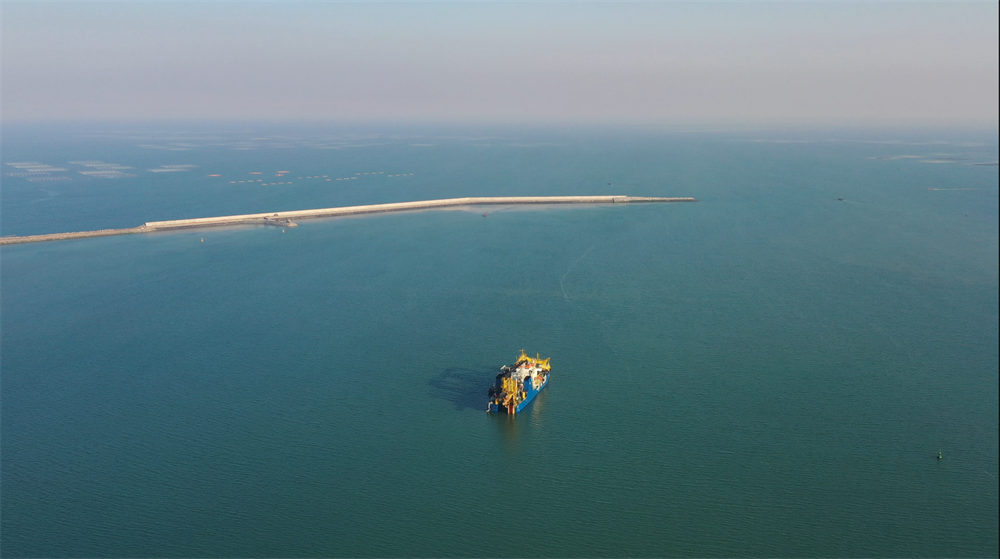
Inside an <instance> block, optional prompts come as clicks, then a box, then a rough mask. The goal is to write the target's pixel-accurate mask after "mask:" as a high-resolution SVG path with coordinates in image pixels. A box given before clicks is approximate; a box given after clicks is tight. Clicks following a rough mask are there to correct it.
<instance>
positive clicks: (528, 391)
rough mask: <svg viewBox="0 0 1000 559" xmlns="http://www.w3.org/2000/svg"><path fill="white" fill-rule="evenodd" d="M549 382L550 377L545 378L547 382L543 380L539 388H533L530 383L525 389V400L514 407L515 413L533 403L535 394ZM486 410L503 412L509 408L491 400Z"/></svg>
mask: <svg viewBox="0 0 1000 559" xmlns="http://www.w3.org/2000/svg"><path fill="white" fill-rule="evenodd" d="M525 384H528V383H525ZM548 384H549V379H548V377H546V378H545V382H543V383H542V385H541V386H539V387H538V390H532V389H531V386H530V385H529V386H528V387H526V389H525V391H524V401H522V402H521V403H520V404H518V405H517V406H515V407H514V413H519V412H520V411H521V410H523V409H524V408H525V407H526V406H527V405H528V404H530V403H531V401H532V400H534V399H535V396H537V395H538V393H539V392H541V391H542V390H544V389H545V387H546V386H548ZM486 411H488V412H501V411H502V412H507V411H508V410H507V408H503V407H500V406H498V405H496V404H494V403H492V402H490V407H489V409H487V410H486Z"/></svg>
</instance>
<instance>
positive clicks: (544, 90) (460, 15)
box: [2, 2, 1000, 126]
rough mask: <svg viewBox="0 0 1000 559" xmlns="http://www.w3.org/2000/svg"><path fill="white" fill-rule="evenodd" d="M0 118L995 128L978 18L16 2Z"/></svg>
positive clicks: (883, 9)
mask: <svg viewBox="0 0 1000 559" xmlns="http://www.w3.org/2000/svg"><path fill="white" fill-rule="evenodd" d="M2 21H3V77H4V79H3V120H4V121H6V122H8V123H9V122H17V121H39V120H50V121H51V120H131V119H149V120H158V119H160V120H162V119H166V120H171V119H195V120H197V119H249V120H254V119H256V120H272V119H300V120H301V119H350V120H376V121H440V122H463V121H496V122H525V121H527V122H539V123H545V122H553V123H560V122H581V123H619V122H621V123H654V122H708V123H748V124H813V123H815V124H913V125H979V126H984V125H985V126H996V125H997V121H998V97H1000V94H998V91H1000V90H998V82H1000V72H998V54H997V53H998V50H1000V41H998V6H997V3H995V2H993V3H948V4H927V3H919V4H911V3H905V4H903V3H892V4H842V3H838V4H757V3H749V4H747V3H742V4H707V5H703V4H676V3H642V4H630V3H612V4H604V3H602V4H564V3H555V4H494V3H476V4H455V3H439V4H425V3H415V4H414V3H407V4H394V3H375V4H368V3H365V4H360V3H296V4H272V3H250V4H245V3H236V4H234V3H193V4H192V3H140V4H131V3H113V4H92V3H73V4H64V3H18V2H5V3H4V7H3V20H2Z"/></svg>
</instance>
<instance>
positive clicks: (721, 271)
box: [0, 126, 1000, 557]
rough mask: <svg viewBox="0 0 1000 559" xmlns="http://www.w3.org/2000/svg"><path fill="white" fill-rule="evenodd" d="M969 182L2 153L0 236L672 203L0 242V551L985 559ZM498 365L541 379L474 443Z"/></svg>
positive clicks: (545, 135) (806, 147) (986, 460)
mask: <svg viewBox="0 0 1000 559" xmlns="http://www.w3.org/2000/svg"><path fill="white" fill-rule="evenodd" d="M902 156H907V157H902ZM996 158H997V136H996V134H995V132H990V133H985V134H984V133H978V132H975V131H960V130H959V131H954V130H953V131H930V132H912V131H911V132H892V131H882V132H878V133H874V132H862V131H843V130H841V131H836V132H829V131H825V132H819V131H816V132H803V131H799V132H794V133H791V132H788V133H780V132H771V133H763V132H759V133H750V132H742V133H721V132H720V133H681V132H654V131H649V130H646V131H634V130H633V131H629V130H567V129H563V130H554V129H553V130H515V129H501V130H442V129H423V130H420V129H398V130H388V129H374V128H373V129H360V128H355V129H338V128H334V127H330V128H322V127H314V128H299V129H294V128H283V129H279V128H277V127H272V128H265V127H258V128H253V127H249V126H248V127H243V128H239V127H230V128H223V127H215V128H209V127H206V128H202V129H191V130H185V131H181V130H177V129H173V130H159V131H158V130H151V129H140V128H134V129H132V128H121V129H114V130H112V129H88V128H83V127H77V128H63V129H58V128H48V129H14V130H10V129H9V130H5V135H4V144H3V173H4V177H3V190H2V208H0V217H2V224H0V226H2V229H0V232H2V234H4V235H12V234H33V233H50V232H58V231H73V230H86V229H98V228H105V227H131V226H135V225H138V224H140V223H143V222H145V221H151V220H160V219H176V218H185V217H199V216H208V215H225V214H232V213H243V212H258V211H269V210H288V209H304V208H316V207H327V206H337V205H349V204H359V203H375V202H392V201H406V200H419V199H429V198H442V197H452V196H466V195H471V196H475V195H560V194H629V195H653V196H694V197H697V198H699V199H700V200H701V201H700V202H699V203H697V204H672V205H634V206H624V207H622V206H617V207H604V206H597V207H576V208H490V209H488V210H482V209H471V210H468V211H436V212H415V213H404V214H392V215H377V216H370V217H358V218H348V219H339V220H320V221H305V222H302V223H301V225H300V226H299V227H297V228H294V229H287V230H285V231H284V232H282V230H280V229H277V228H254V227H244V228H232V229H210V230H200V231H184V232H175V233H164V234H154V235H133V236H122V237H108V238H98V239H88V240H81V241H66V242H58V243H42V244H33V245H19V246H11V247H4V248H3V249H2V252H0V255H2V275H0V280H2V292H0V294H2V303H0V305H2V306H0V311H2V314H0V328H2V332H0V334H2V347H0V349H2V353H0V367H2V371H0V373H2V376H0V381H2V384H0V404H2V407H0V419H2V423H0V437H2V438H0V497H2V501H0V513H2V514H0V552H2V553H3V555H4V556H6V557H17V556H50V557H69V556H75V557H83V556H86V557H99V556H133V557H144V556H203V557H236V556H529V557H531V556H538V557H552V556H667V555H670V556H745V555H753V556H923V557H931V556H992V557H995V556H996V555H997V554H998V551H1000V546H998V532H997V524H998V520H1000V519H998V508H1000V507H998V483H997V476H998V438H1000V437H998V372H997V371H998V342H997V340H998V334H1000V332H998V192H997V190H998V189H997V184H998V176H997V167H996V166H995V165H993V166H989V165H974V164H975V163H989V162H995V161H996ZM94 161H101V162H103V163H104V164H105V165H103V166H100V165H97V164H95V163H93V162H94ZM26 162H39V163H43V164H47V165H50V166H52V167H54V168H59V169H66V170H65V171H51V170H50V171H46V172H45V173H47V174H38V171H37V168H35V171H36V172H35V174H26V173H25V172H24V169H26V168H27V167H25V166H24V165H21V166H20V167H17V166H15V165H10V164H11V163H15V164H22V163H26ZM70 162H78V163H70ZM79 162H85V163H84V164H81V163H79ZM88 162H89V163H88ZM107 164H116V165H118V166H119V167H109V166H108V165H107ZM87 165H89V166H87ZM163 165H191V166H193V167H184V168H185V169H188V170H186V171H179V172H161V173H154V172H151V171H149V169H159V168H162V167H161V166H163ZM124 167H129V169H124ZM94 170H97V171H104V172H105V176H116V174H117V176H119V178H100V177H97V176H91V175H84V174H81V173H80V172H81V171H88V172H89V171H94ZM277 171H290V173H289V174H288V175H286V176H285V177H282V178H278V177H276V176H275V174H276V172H277ZM109 172H110V173H109ZM249 173H261V174H260V175H251V174H249ZM359 173H360V174H359ZM365 173H375V174H367V175H366V174H365ZM378 173H381V174H378ZM9 174H14V175H19V174H20V175H25V176H10V175H9ZM212 174H219V175H221V176H220V177H209V176H207V175H212ZM121 175H135V176H131V177H129V176H121ZM324 175H325V176H326V177H324ZM389 175H406V176H391V177H390V176H389ZM311 176H316V177H319V178H314V179H309V178H306V177H311ZM298 177H303V178H302V179H299V178H298ZM346 177H358V178H356V179H353V180H347V181H344V180H341V181H336V180H331V181H326V180H325V178H331V179H336V178H346ZM29 179H36V180H32V181H29ZM37 179H43V180H37ZM65 179H69V180H65ZM250 180H253V181H255V182H253V183H250V182H247V181H250ZM258 180H259V181H260V182H256V181H258ZM234 181H235V182H234ZM240 181H243V182H240ZM273 182H291V183H292V184H285V185H277V184H271V183H273ZM608 183H612V184H611V185H609V184H608ZM929 189H938V190H929ZM838 198H843V200H842V201H840V200H838ZM483 211H488V212H489V215H488V217H485V218H484V217H483V216H482V212H483ZM522 348H524V349H525V350H527V351H528V352H531V353H535V352H539V353H541V354H542V355H543V356H546V357H551V358H552V363H553V374H552V377H551V382H550V384H549V387H548V388H547V389H546V390H545V391H544V392H543V393H542V394H541V395H540V396H539V398H538V399H537V400H536V401H535V402H534V403H533V404H531V406H530V407H529V408H528V409H527V411H526V412H525V413H523V414H521V415H518V416H517V417H514V418H508V417H506V416H495V415H494V416H490V415H487V414H486V413H484V411H483V410H484V409H485V404H486V389H487V388H488V387H489V385H490V383H491V381H492V378H493V375H494V372H495V370H496V368H497V367H499V366H500V365H502V364H505V363H510V362H511V361H512V360H513V358H514V357H515V356H516V355H517V352H518V351H519V350H520V349H522ZM938 451H941V452H942V454H943V459H941V460H938V459H937V455H938Z"/></svg>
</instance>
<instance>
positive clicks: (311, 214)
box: [0, 196, 698, 245]
mask: <svg viewBox="0 0 1000 559" xmlns="http://www.w3.org/2000/svg"><path fill="white" fill-rule="evenodd" d="M697 201H698V200H696V199H694V198H653V197H646V196H503V197H480V198H446V199H442V200H423V201H418V202H396V203H392V204H372V205H367V206H344V207H340V208H322V209H317V210H294V211H288V212H270V213H260V214H243V215H229V216H220V217H201V218H196V219H175V220H172V221H150V222H147V223H145V224H143V225H140V226H139V227H130V228H126V229H101V230H98V231H78V232H74V233H50V234H46V235H24V236H13V237H0V245H16V244H23V243H41V242H47V241H62V240H68V239H85V238H89V237H108V236H111V235H132V234H135V233H153V232H157V231H172V230H176V229H201V228H204V227H221V226H225V225H230V226H231V225H274V226H279V227H295V226H296V225H297V224H296V223H295V222H294V221H292V220H293V219H313V218H320V217H338V216H346V215H361V214H371V213H387V212H403V211H410V210H424V209H433V208H445V207H454V206H483V205H513V204H627V203H631V204H635V203H654V202H660V203H663V202H697Z"/></svg>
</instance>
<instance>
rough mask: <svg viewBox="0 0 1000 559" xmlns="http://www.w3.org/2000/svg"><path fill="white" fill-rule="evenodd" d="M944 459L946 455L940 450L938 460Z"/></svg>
mask: <svg viewBox="0 0 1000 559" xmlns="http://www.w3.org/2000/svg"><path fill="white" fill-rule="evenodd" d="M942 458H944V454H941V451H940V450H939V451H938V460H941V459H942Z"/></svg>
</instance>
